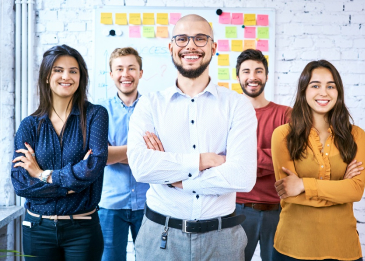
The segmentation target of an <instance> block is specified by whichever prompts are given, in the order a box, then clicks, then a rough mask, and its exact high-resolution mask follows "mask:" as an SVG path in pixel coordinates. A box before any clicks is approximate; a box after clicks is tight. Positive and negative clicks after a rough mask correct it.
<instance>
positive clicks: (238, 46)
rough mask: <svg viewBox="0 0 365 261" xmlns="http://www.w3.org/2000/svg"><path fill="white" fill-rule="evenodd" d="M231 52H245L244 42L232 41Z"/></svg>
mask: <svg viewBox="0 0 365 261" xmlns="http://www.w3.org/2000/svg"><path fill="white" fill-rule="evenodd" d="M231 46H232V47H231V50H232V51H234V52H242V51H243V41H242V40H232V44H231Z"/></svg>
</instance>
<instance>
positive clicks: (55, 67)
mask: <svg viewBox="0 0 365 261" xmlns="http://www.w3.org/2000/svg"><path fill="white" fill-rule="evenodd" d="M53 69H64V68H63V67H61V66H53ZM69 69H76V70H78V69H79V68H77V67H71V68H69Z"/></svg>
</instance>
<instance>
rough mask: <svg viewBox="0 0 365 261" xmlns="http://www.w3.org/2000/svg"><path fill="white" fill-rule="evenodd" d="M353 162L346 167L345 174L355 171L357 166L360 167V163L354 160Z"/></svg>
mask: <svg viewBox="0 0 365 261" xmlns="http://www.w3.org/2000/svg"><path fill="white" fill-rule="evenodd" d="M354 161H355V162H354ZM354 161H353V162H351V163H350V164H349V165H347V169H346V172H350V171H352V170H353V169H356V168H357V167H358V166H360V165H362V162H356V160H354Z"/></svg>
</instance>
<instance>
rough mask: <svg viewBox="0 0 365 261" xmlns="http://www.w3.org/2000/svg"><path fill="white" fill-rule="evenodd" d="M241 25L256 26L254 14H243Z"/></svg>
mask: <svg viewBox="0 0 365 261" xmlns="http://www.w3.org/2000/svg"><path fill="white" fill-rule="evenodd" d="M243 24H244V25H245V26H247V25H256V14H245V16H244V21H243Z"/></svg>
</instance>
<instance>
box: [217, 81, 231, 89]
mask: <svg viewBox="0 0 365 261" xmlns="http://www.w3.org/2000/svg"><path fill="white" fill-rule="evenodd" d="M218 86H221V87H225V88H227V89H229V83H228V82H218Z"/></svg>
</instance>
